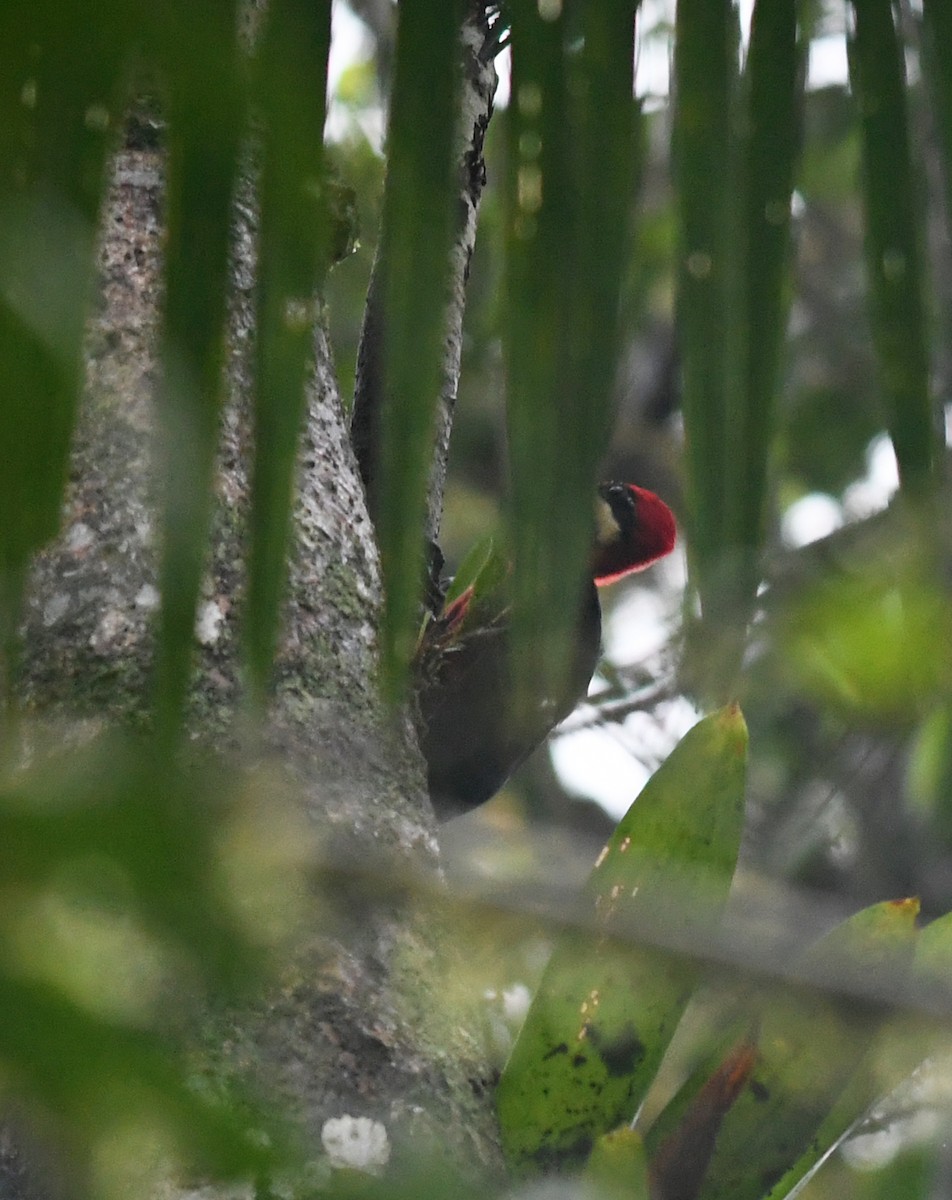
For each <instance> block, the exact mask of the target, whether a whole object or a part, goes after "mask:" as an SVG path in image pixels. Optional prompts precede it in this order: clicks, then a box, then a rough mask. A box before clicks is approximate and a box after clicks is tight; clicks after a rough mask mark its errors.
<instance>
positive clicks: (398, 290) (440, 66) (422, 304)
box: [365, 0, 462, 695]
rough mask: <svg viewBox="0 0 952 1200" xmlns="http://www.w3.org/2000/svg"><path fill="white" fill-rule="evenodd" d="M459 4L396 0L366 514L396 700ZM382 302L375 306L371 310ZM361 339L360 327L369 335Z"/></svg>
mask: <svg viewBox="0 0 952 1200" xmlns="http://www.w3.org/2000/svg"><path fill="white" fill-rule="evenodd" d="M461 13H462V6H461V4H460V3H459V2H458V0H402V2H401V4H400V7H399V20H398V26H397V45H396V65H395V73H394V85H393V94H392V96H391V99H390V124H389V129H388V134H387V152H388V158H387V181H386V187H385V191H384V207H383V224H382V229H381V243H380V248H379V251H378V259H377V268H376V270H377V273H378V278H377V281H376V284H375V286H376V287H377V288H379V303H380V304H381V308H380V322H381V325H380V328H379V329H377V330H374V331H372V332H371V333H370V336H371V337H377V338H379V346H377V347H375V348H372V349H371V351H370V352H371V353H374V354H379V364H378V366H377V369H379V371H380V378H379V386H380V387H381V389H382V395H381V404H382V412H381V414H380V422H381V427H380V429H381V437H380V461H379V480H374V481H373V490H374V492H375V497H374V499H373V514H374V519H375V521H376V526H377V537H378V540H379V543H380V555H381V560H382V564H383V576H384V589H385V594H386V603H385V609H384V617H383V629H382V645H381V650H382V658H383V678H384V684H385V686H386V687H387V689H388V690H389V691H390V693H391V694H392V695H396V694H399V692H400V691H401V689H402V688H403V687H404V685H405V683H406V679H407V668H408V665H409V662H410V659H411V657H412V655H413V651H414V648H415V645H416V636H417V629H418V624H419V615H420V614H419V605H420V584H421V580H422V578H423V566H424V559H423V552H424V536H423V526H424V520H423V518H424V512H425V507H426V491H427V481H428V479H429V472H430V466H431V463H432V460H433V438H434V434H433V431H434V425H435V414H436V408H437V402H438V400H439V397H440V387H441V381H442V363H443V353H444V350H443V340H444V336H445V310H446V298H447V286H448V281H449V266H450V246H451V241H452V236H453V228H454V214H455V211H456V210H455V204H456V185H455V180H454V174H453V161H452V154H453V132H454V127H455V122H456V119H457V115H456V109H457V102H456V96H457V73H458V59H459V55H460V47H459V45H458V38H459V29H460V21H461ZM373 302H375V303H376V302H378V301H373ZM366 336H368V335H367V331H366V328H365V337H366Z"/></svg>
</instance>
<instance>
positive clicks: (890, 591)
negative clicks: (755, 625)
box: [778, 571, 952, 723]
mask: <svg viewBox="0 0 952 1200" xmlns="http://www.w3.org/2000/svg"><path fill="white" fill-rule="evenodd" d="M890 574H892V572H890ZM950 639H952V607H950V605H949V601H948V598H947V597H946V596H944V595H942V594H941V593H940V592H939V591H938V590H937V589H936V588H935V587H934V586H929V585H928V584H927V583H926V582H925V581H923V580H921V579H917V578H915V577H911V578H906V577H903V576H901V575H898V576H896V577H894V578H887V577H885V575H884V573H883V572H876V571H873V572H869V573H851V574H846V573H842V574H839V575H835V576H831V577H829V578H827V579H826V580H824V581H823V582H822V583H820V584H818V585H817V586H816V587H815V588H813V589H811V590H810V591H809V592H808V593H807V594H806V595H805V596H804V597H803V598H802V599H800V600H798V601H797V602H796V603H795V606H794V608H793V610H792V612H790V613H789V614H788V616H787V618H786V621H785V624H784V625H783V626H781V627H780V629H779V630H778V642H779V645H780V646H781V648H782V652H783V654H784V656H785V658H786V662H787V669H788V670H792V671H793V673H794V674H795V675H796V676H797V677H798V678H799V679H800V681H801V682H802V684H803V686H804V687H806V688H807V690H808V691H810V692H812V693H814V694H815V695H818V696H820V697H822V699H823V700H825V701H826V702H827V703H830V704H833V705H835V706H836V707H838V708H840V709H841V710H844V711H845V712H846V713H849V714H851V715H854V716H859V717H861V718H864V719H872V720H875V721H884V720H886V721H889V720H892V721H899V722H903V723H909V722H912V721H914V720H915V719H916V717H917V716H919V715H921V714H922V712H923V710H924V709H927V708H930V707H931V706H932V705H933V704H934V702H935V700H936V697H937V696H938V695H939V694H940V693H942V692H944V691H945V690H946V689H947V688H948V687H949V685H950V683H952V655H950V652H949V646H950V645H952V641H950Z"/></svg>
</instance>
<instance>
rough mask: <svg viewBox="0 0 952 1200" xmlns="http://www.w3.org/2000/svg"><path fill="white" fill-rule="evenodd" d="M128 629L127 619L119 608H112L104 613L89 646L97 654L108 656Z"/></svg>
mask: <svg viewBox="0 0 952 1200" xmlns="http://www.w3.org/2000/svg"><path fill="white" fill-rule="evenodd" d="M126 628H127V625H126V618H125V616H124V615H123V613H122V612H121V610H120V609H118V608H111V609H109V610H108V612H105V613H103V615H102V618H101V619H100V621H99V624H98V625H97V626H96V628H95V629H94V630H93V634H92V637H91V638H90V639H89V644H90V646H92V648H93V650H95V651H96V653H97V654H106V653H107V652H108V651H109V649H110V648H111V647H112V646H114V645H115V644H116V642H118V640H119V638H120V636H121V635H122V634H123V633H125V631H126Z"/></svg>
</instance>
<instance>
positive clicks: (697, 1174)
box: [651, 1034, 757, 1197]
mask: <svg viewBox="0 0 952 1200" xmlns="http://www.w3.org/2000/svg"><path fill="white" fill-rule="evenodd" d="M756 1061H757V1041H756V1038H755V1037H754V1036H752V1035H750V1034H748V1035H746V1036H744V1037H743V1038H742V1039H741V1040H740V1042H738V1043H737V1044H736V1045H734V1046H732V1047H731V1050H730V1052H729V1053H728V1054H727V1055H726V1056H725V1058H724V1060H723V1061H722V1062H721V1063H720V1064H719V1065H718V1066H717V1068H716V1069H715V1070H714V1072H713V1074H712V1075H710V1077H709V1078H707V1079H705V1080H704V1081H703V1083H702V1085H701V1086H700V1087H698V1088H697V1090H696V1091H694V1092H693V1094H692V1095H691V1098H690V1101H689V1102H688V1103H687V1104H685V1106H684V1108H683V1109H682V1110H681V1111H680V1112H679V1120H678V1122H677V1124H676V1125H675V1127H674V1128H673V1130H672V1131H671V1133H670V1134H669V1136H668V1137H667V1138H665V1139H664V1140H663V1141H661V1142H660V1145H659V1146H658V1150H657V1153H655V1154H654V1155H653V1157H652V1160H651V1179H652V1182H653V1184H654V1187H655V1189H656V1191H657V1192H658V1193H659V1194H660V1195H661V1196H691V1197H694V1196H697V1195H699V1193H700V1190H701V1184H702V1182H703V1180H704V1176H705V1175H706V1174H707V1168H708V1165H709V1164H710V1161H711V1155H712V1154H713V1153H714V1147H715V1145H716V1143H717V1135H718V1133H719V1131H720V1128H721V1125H722V1124H723V1123H724V1119H725V1117H726V1116H727V1114H728V1112H730V1109H731V1106H732V1105H733V1104H734V1102H735V1101H736V1100H737V1097H738V1096H739V1095H740V1093H741V1091H742V1090H743V1088H744V1087H745V1086H746V1085H747V1082H748V1080H749V1079H750V1075H751V1072H752V1071H753V1069H754V1064H755V1063H756ZM656 1140H657V1139H656Z"/></svg>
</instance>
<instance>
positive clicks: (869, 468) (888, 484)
mask: <svg viewBox="0 0 952 1200" xmlns="http://www.w3.org/2000/svg"><path fill="white" fill-rule="evenodd" d="M898 488H899V467H898V466H897V464H896V452H895V450H893V444H892V442H891V440H890V439H889V438H888V437H887V436H886V434H885V433H881V434H880V435H879V437H876V438H873V440H872V441H871V442H870V443H869V446H868V447H867V450H866V474H865V475H864V476H863V478H862V479H858V480H857V481H856V482H855V483H852V484H850V486H849V487H848V488H847V489H846V491H845V492H844V493H843V507H844V509H845V510H846V515H847V517H848V519H849V520H851V521H860V520H862V519H863V518H865V517H871V516H872V515H873V513H877V512H881V511H882V510H883V509H884V508H886V507H887V506H888V504H889V501H890V500H891V499H892V498H893V495H894V494H895V493H896V491H897V490H898Z"/></svg>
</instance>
